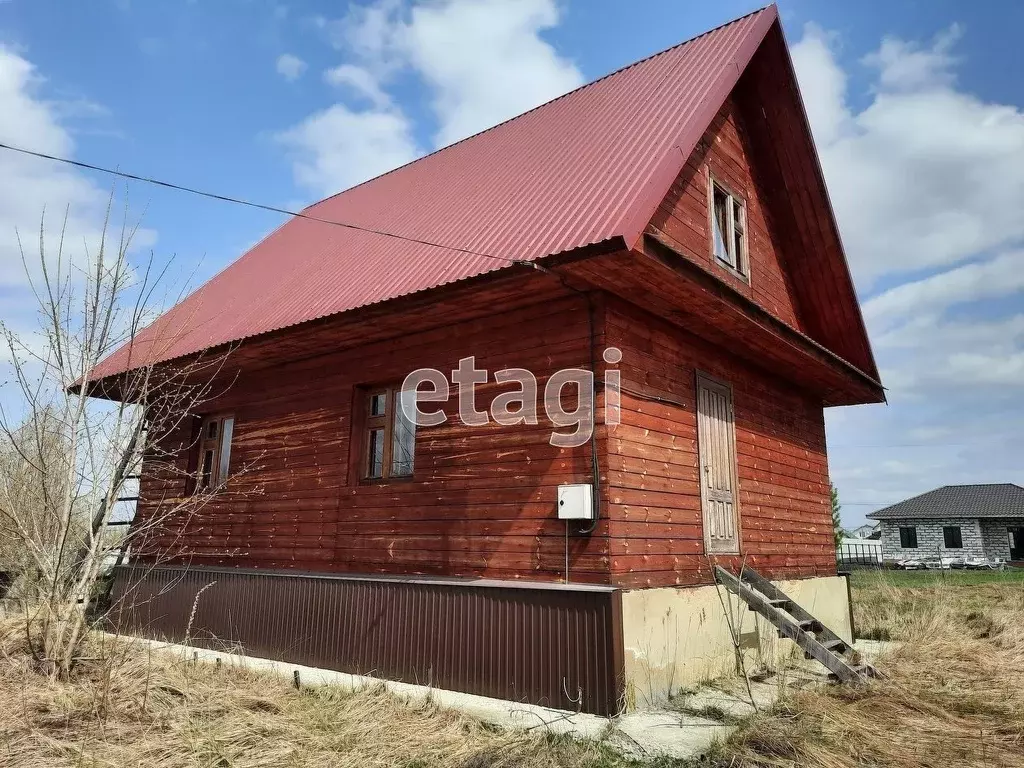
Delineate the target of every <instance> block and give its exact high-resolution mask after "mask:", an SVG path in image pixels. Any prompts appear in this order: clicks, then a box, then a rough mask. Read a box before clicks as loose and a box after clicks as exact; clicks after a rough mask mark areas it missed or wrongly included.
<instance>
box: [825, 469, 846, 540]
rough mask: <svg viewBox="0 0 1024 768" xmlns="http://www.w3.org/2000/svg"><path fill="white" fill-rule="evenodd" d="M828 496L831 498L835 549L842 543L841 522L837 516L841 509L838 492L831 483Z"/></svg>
mask: <svg viewBox="0 0 1024 768" xmlns="http://www.w3.org/2000/svg"><path fill="white" fill-rule="evenodd" d="M828 487H829V495H830V496H831V498H832V535H833V537H834V538H835V540H836V547H838V546H839V545H840V544H841V543H842V541H843V521H842V519H841V518H840V516H839V512H840V510H841V509H842V508H843V507H842V505H841V504H840V503H839V491H837V490H836V487H835V485H834V484H833V483H831V482H830V483H829V484H828Z"/></svg>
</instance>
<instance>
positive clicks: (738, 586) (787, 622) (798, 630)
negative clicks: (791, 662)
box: [715, 565, 876, 683]
mask: <svg viewBox="0 0 1024 768" xmlns="http://www.w3.org/2000/svg"><path fill="white" fill-rule="evenodd" d="M715 579H716V580H717V581H718V583H719V584H721V585H722V586H724V587H725V588H726V589H728V590H729V591H730V592H732V593H734V594H735V595H737V596H738V597H739V598H740V599H741V600H742V601H743V602H745V603H746V604H747V605H748V606H749V607H750V610H752V611H756V612H757V613H759V614H760V615H761V616H764V618H766V619H767V620H768V621H770V622H771V623H772V625H773V626H774V627H775V628H776V629H777V630H779V637H788V638H789V639H790V640H792V641H793V642H795V643H796V644H797V645H799V646H800V647H801V648H802V649H803V651H804V656H806V657H807V658H808V659H817V660H818V661H820V662H821V663H822V664H823V665H824V666H825V668H826V669H828V671H829V672H831V673H832V675H833V676H834V677H835V678H836V679H837V680H839V681H840V682H844V683H849V682H861V681H863V680H865V679H866V678H868V677H875V676H876V672H875V669H874V667H872V666H871V665H870V664H855V663H854V662H853V660H852V659H851V658H850V657H849V655H848V654H849V652H850V651H852V650H853V648H852V647H851V646H850V644H849V643H847V642H846V641H845V640H843V639H842V638H841V637H839V635H837V634H836V633H835V632H833V631H832V630H831V629H829V628H828V627H826V626H825V625H824V624H822V623H821V622H820V621H818V620H817V619H816V618H814V617H813V616H812V615H811V614H809V613H808V612H807V611H805V610H804V609H803V608H801V607H800V606H799V605H797V604H796V603H795V602H794V601H793V600H791V599H790V598H789V597H788V596H787V595H786V593H785V592H783V591H782V590H781V589H779V588H778V587H777V586H775V585H774V584H772V583H771V582H770V581H768V579H766V578H764V577H763V576H761V574H759V573H758V572H757V571H755V570H753V569H752V568H746V567H745V568H742V569H741V570H740V577H737V576H736V575H735V574H732V573H730V572H729V571H727V570H725V569H724V568H722V567H721V566H718V565H716V566H715Z"/></svg>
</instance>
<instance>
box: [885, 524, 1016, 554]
mask: <svg viewBox="0 0 1024 768" xmlns="http://www.w3.org/2000/svg"><path fill="white" fill-rule="evenodd" d="M947 525H956V526H959V527H960V538H961V540H962V542H963V545H964V546H963V548H962V549H946V547H945V546H944V542H943V537H942V529H943V527H945V526H947ZM904 526H912V527H914V528H917V549H903V548H902V547H900V528H901V527H904ZM1003 548H1004V549H1005V550H1006V554H1004V555H1002V557H1004V558H1005V557H1006V555H1007V554H1009V547H1008V546H1007V544H1006V527H1005V526H1003ZM996 556H997V555H991V554H987V553H986V551H985V539H984V537H983V536H982V533H981V525H980V524H979V521H978V520H970V519H965V518H947V519H934V520H883V521H882V557H883V558H885V559H886V560H906V559H911V558H913V559H920V560H934V559H936V558H939V557H996Z"/></svg>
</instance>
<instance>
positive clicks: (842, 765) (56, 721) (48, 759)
mask: <svg viewBox="0 0 1024 768" xmlns="http://www.w3.org/2000/svg"><path fill="white" fill-rule="evenodd" d="M854 599H855V604H856V621H857V626H858V628H859V630H860V632H861V634H867V635H870V636H873V637H888V638H891V639H893V640H896V641H898V642H899V643H900V644H901V645H900V647H899V648H898V649H897V650H895V651H894V652H892V653H891V654H889V655H888V656H886V657H884V658H883V659H882V660H881V661H880V663H879V667H880V669H881V670H882V671H883V672H884V673H885V675H886V677H885V679H883V680H879V681H876V682H875V683H873V684H872V685H870V686H867V687H865V688H863V689H851V688H848V687H839V686H834V687H831V688H828V689H822V690H810V691H803V692H800V693H797V694H795V695H794V696H792V697H791V698H790V699H789V700H787V701H786V702H784V703H783V704H782V705H781V706H779V707H777V708H776V709H775V710H774V711H772V712H768V713H765V714H762V715H758V716H757V717H755V718H754V719H752V720H750V721H748V722H747V723H745V724H743V725H742V726H741V727H740V729H739V731H738V732H737V733H736V735H735V736H734V737H733V738H732V739H730V740H729V741H728V742H727V743H726V744H724V745H722V746H721V747H720V748H718V749H716V751H715V752H714V753H713V754H712V755H710V756H708V757H707V758H705V760H704V761H702V762H701V764H702V765H706V766H723V767H724V766H735V767H736V768H743V767H747V768H766V767H768V766H772V767H773V768H777V767H781V766H794V767H795V766H820V767H821V768H853V767H854V766H897V767H898V768H917V767H920V766H966V767H968V768H972V767H975V766H976V767H977V768H981V767H982V766H985V767H986V768H987V767H989V766H1024V686H1021V685H1020V674H1021V672H1022V671H1024V621H1022V619H1021V617H1022V616H1024V579H1021V578H1009V577H1007V578H1003V577H999V576H994V577H992V576H986V577H984V578H982V577H974V576H971V577H967V576H966V575H965V576H964V577H957V578H948V579H945V580H941V579H937V578H936V577H934V576H931V575H928V576H925V575H922V576H914V577H913V578H908V577H906V576H895V577H894V576H890V575H886V574H862V575H859V577H858V579H857V581H856V583H855V592H854ZM22 638H23V632H22V628H20V627H19V625H18V624H17V623H16V622H0V766H4V767H6V766H12V767H17V768H28V767H30V766H31V767H32V768H35V767H37V766H38V767H40V768H42V767H43V766H45V767H47V768H49V767H50V766H90V767H92V766H97V767H98V766H161V767H164V766H168V767H170V768H174V767H176V766H182V767H185V766H188V767H189V768H193V767H195V768H198V767H200V766H202V767H203V768H207V767H209V768H235V767H237V766H246V767H255V766H275V767H276V766H318V767H320V766H324V767H327V766H353V768H355V767H357V766H358V768H364V767H365V768H373V767H374V766H389V767H390V766H406V768H413V767H415V768H427V766H461V767H462V768H499V767H501V768H534V767H536V768H541V767H542V766H543V767H545V768H546V767H547V766H566V767H569V766H572V767H573V768H575V767H577V766H579V767H580V768H582V767H584V766H589V767H591V768H598V767H601V766H608V767H611V766H626V765H631V764H632V763H630V762H629V761H626V760H624V759H622V758H620V757H618V756H616V755H615V754H614V753H612V752H611V751H610V750H609V749H607V748H606V747H605V746H603V745H601V744H598V743H594V742H574V741H572V740H570V739H568V738H551V737H546V736H544V735H541V734H539V733H521V732H518V733H517V732H506V731H501V730H498V729H495V728H489V727H487V726H485V725H483V724H481V723H479V722H478V721H475V720H472V719H470V718H467V717H463V716H460V715H458V714H455V713H452V712H448V711H444V710H440V709H438V708H436V707H433V706H430V705H426V706H411V705H408V704H405V703H404V702H402V701H400V700H399V699H396V698H395V697H393V696H390V695H388V694H386V693H383V692H381V691H363V692H359V693H346V692H342V691H339V690H336V689H324V688H321V689H312V690H304V691H302V692H299V691H296V690H295V689H294V688H292V687H291V686H290V685H288V684H287V683H286V682H285V681H282V680H281V679H280V678H277V677H269V676H260V675H257V674H254V673H251V672H244V671H241V670H238V669H233V668H228V667H225V668H223V669H220V668H216V667H211V666H207V665H193V664H189V663H183V662H178V661H174V660H172V659H171V658H170V657H165V656H160V655H153V656H151V657H150V656H147V655H146V653H145V652H141V651H140V650H139V647H138V646H134V647H132V646H128V645H127V644H122V645H120V646H115V647H114V648H113V649H112V648H110V647H107V648H103V649H100V648H95V647H94V649H93V650H92V651H91V654H92V655H94V656H96V657H106V658H107V661H93V662H86V663H84V664H83V665H81V667H80V668H79V670H78V671H77V673H76V677H75V679H73V680H72V681H70V682H68V683H56V682H54V683H51V682H48V681H47V680H46V678H44V677H42V676H40V675H39V674H37V672H36V671H35V670H33V668H32V665H31V663H30V660H29V659H28V658H27V657H26V654H25V648H24V643H23V639H22ZM90 642H92V643H97V642H99V640H98V639H96V638H94V639H92V640H91V641H90ZM665 764H666V765H667V764H668V763H667V762H666V763H665Z"/></svg>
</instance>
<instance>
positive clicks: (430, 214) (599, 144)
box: [93, 5, 777, 378]
mask: <svg viewBox="0 0 1024 768" xmlns="http://www.w3.org/2000/svg"><path fill="white" fill-rule="evenodd" d="M776 19H777V13H776V9H775V6H774V5H773V6H769V7H767V8H765V9H763V10H760V11H757V12H755V13H752V14H750V15H748V16H744V17H743V18H741V19H737V20H736V21H734V22H731V23H729V24H726V25H725V26H722V27H719V28H717V29H715V30H713V31H711V32H708V33H706V34H704V35H701V36H700V37H697V38H694V39H693V40H690V41H688V42H685V43H682V44H681V45H678V46H676V47H674V48H670V49H668V50H667V51H663V52H662V53H659V54H656V55H654V56H652V57H650V58H648V59H644V60H643V61H640V62H637V63H636V64H633V65H631V66H629V67H626V68H625V69H622V70H619V71H618V72H615V73H614V74H611V75H608V76H606V77H604V78H602V79H600V80H597V81H595V82H593V83H590V84H589V85H586V86H583V87H582V88H579V89H577V90H575V91H572V92H571V93H568V94H566V95H564V96H561V97H559V98H557V99H555V100H554V101H551V102H548V103H547V104H544V105H543V106H540V107H537V108H536V109H534V110H531V111H530V112H527V113H525V114H523V115H520V116H519V117H516V118H514V119H512V120H509V121H508V122H505V123H502V124H500V125H498V126H495V127H494V128H490V129H488V130H486V131H484V132H483V133H479V134H477V135H475V136H472V137H470V138H468V139H465V140H463V141H461V142H459V143H457V144H453V145H452V146H450V147H446V148H444V149H442V150H439V151H437V152H434V153H433V154H431V155H428V156H426V157H423V158H420V159H419V160H416V161H415V162H413V163H410V164H408V165H405V166H403V167H401V168H398V169H396V170H394V171H391V172H389V173H386V174H384V175H383V176H379V177H377V178H376V179H373V180H371V181H368V182H365V183H363V184H360V185H359V186H356V187H353V188H352V189H349V190H347V191H345V192H342V193H340V194H338V195H335V196H333V197H329V198H327V199H326V200H322V201H321V202H319V203H316V204H315V205H313V206H311V207H309V208H308V209H306V211H305V212H304V213H306V214H308V215H309V216H313V217H316V218H318V219H326V220H330V221H337V222H345V223H350V224H354V225H357V226H359V227H364V228H370V229H376V230H381V231H385V232H389V233H394V234H396V235H400V236H401V237H403V238H410V239H411V240H422V241H429V242H430V243H437V244H441V245H443V246H449V247H437V246H436V245H426V244H423V243H416V242H411V240H406V239H400V238H396V237H387V236H384V235H380V234H371V233H367V232H361V231H357V230H354V229H347V228H342V227H338V226H333V225H330V224H325V223H321V222H317V221H310V220H307V219H300V218H294V219H291V220H290V221H288V222H287V223H286V224H284V225H283V226H281V227H280V228H279V229H277V230H276V231H274V232H273V233H272V234H270V235H269V236H268V237H267V238H266V239H265V240H263V241H262V242H260V243H259V244H258V245H256V246H255V247H254V248H253V249H252V250H250V251H249V252H248V253H246V254H245V255H244V256H242V258H240V259H238V260H237V261H236V262H234V263H233V264H231V265H230V266H229V267H227V268H226V269H225V270H224V271H222V272H221V273H220V274H218V275H216V276H215V277H214V278H212V279H211V280H210V281H209V282H207V283H206V284H205V285H203V286H202V287H200V288H199V289H198V290H196V291H195V292H194V293H192V294H191V295H190V296H189V297H188V298H186V299H184V300H183V301H181V302H180V303H179V304H177V305H176V306H175V307H173V308H172V309H171V310H170V311H168V312H166V313H165V314H164V315H162V316H161V317H160V318H158V319H157V320H156V321H155V322H154V323H153V324H152V325H151V326H149V327H148V328H146V329H145V330H144V331H142V333H140V334H139V336H138V337H137V338H136V339H135V342H134V348H133V349H132V350H131V351H129V350H128V349H121V350H118V351H117V352H116V353H114V354H113V355H111V356H110V357H109V358H107V359H106V360H104V361H103V362H102V363H101V364H100V365H99V366H98V367H97V369H96V370H95V371H94V372H93V377H94V378H97V377H102V376H109V375H112V374H115V373H119V372H121V371H123V370H125V369H127V368H129V367H135V366H139V365H143V364H146V363H149V362H159V361H163V360H170V359H174V358H177V357H181V356H183V355H188V354H192V353H195V352H199V351H201V350H204V349H208V348H211V347H216V346H218V345H221V344H225V343H228V342H232V341H237V340H240V339H245V338H248V337H250V336H255V335H258V334H262V333H267V332H269V331H274V330H278V329H281V328H285V327H287V326H291V325H295V324H298V323H302V322H306V321H309V320H314V319H317V318H321V317H325V316H327V315H333V314H337V313H340V312H345V311H347V310H351V309H355V308H357V307H362V306H365V305H367V304H374V303H377V302H381V301H386V300H388V299H394V298H396V297H399V296H404V295H407V294H410V293H414V292H416V291H420V290H424V289H427V288H434V287H437V286H440V285H444V284H447V283H451V282H455V281H457V280H462V279H465V278H469V277H473V276H476V275H479V274H482V273H484V272H489V271H492V270H496V269H502V268H506V267H509V266H510V262H511V261H530V260H534V259H539V258H542V257H544V256H548V255H551V254H556V253H562V252H565V251H569V250H573V249H576V248H581V247H584V246H587V245H591V244H594V243H599V242H603V241H606V240H609V239H612V238H615V237H622V238H623V239H624V240H625V242H626V243H628V244H630V245H632V244H633V243H634V242H635V241H636V240H637V238H638V237H639V236H640V235H641V233H642V231H643V228H644V227H645V226H646V224H647V222H648V221H649V220H650V218H651V216H652V215H653V214H654V211H655V209H656V207H657V205H658V204H659V202H660V201H661V199H662V197H663V196H664V195H665V193H666V192H667V190H668V188H669V186H670V185H671V183H672V181H673V180H674V179H675V177H676V176H677V175H678V173H679V171H680V170H681V169H682V167H683V164H684V163H685V161H686V159H687V158H688V157H689V155H690V153H691V151H692V150H693V147H694V146H695V145H696V143H697V141H698V140H699V139H700V137H701V135H702V134H703V133H704V131H705V129H706V128H707V126H708V125H709V124H710V122H711V120H712V119H713V117H714V115H715V113H716V112H717V111H718V109H719V107H720V106H721V104H722V102H723V101H724V100H725V98H726V96H727V95H728V94H729V92H730V91H731V90H732V88H733V86H734V85H735V84H736V81H737V80H738V79H739V76H740V74H741V73H742V71H743V70H744V68H745V67H746V65H747V63H748V62H749V60H750V58H751V56H753V54H754V52H755V51H756V49H757V46H758V45H759V44H760V42H761V40H762V39H763V38H764V36H765V34H766V33H767V31H768V30H769V28H770V27H771V25H772V24H773V23H774V22H775V21H776ZM452 248H455V249H460V250H452ZM467 251H469V252H474V253H467ZM129 355H130V357H129Z"/></svg>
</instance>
